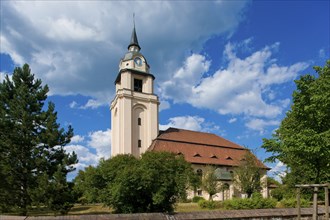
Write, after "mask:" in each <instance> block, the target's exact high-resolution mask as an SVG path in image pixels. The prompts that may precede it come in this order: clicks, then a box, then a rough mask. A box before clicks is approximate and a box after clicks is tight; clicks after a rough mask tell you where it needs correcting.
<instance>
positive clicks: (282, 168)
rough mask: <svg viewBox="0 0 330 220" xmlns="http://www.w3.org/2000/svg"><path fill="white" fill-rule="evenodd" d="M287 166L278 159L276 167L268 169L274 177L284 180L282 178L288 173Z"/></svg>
mask: <svg viewBox="0 0 330 220" xmlns="http://www.w3.org/2000/svg"><path fill="white" fill-rule="evenodd" d="M286 170H287V166H286V165H285V164H284V163H282V162H281V161H277V163H276V164H275V166H274V167H272V169H271V170H270V171H268V173H269V176H271V177H273V178H274V179H275V180H277V181H279V182H282V178H283V177H285V175H286Z"/></svg>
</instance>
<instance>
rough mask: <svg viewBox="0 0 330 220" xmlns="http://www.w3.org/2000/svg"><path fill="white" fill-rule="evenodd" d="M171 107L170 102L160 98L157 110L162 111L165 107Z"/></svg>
mask: <svg viewBox="0 0 330 220" xmlns="http://www.w3.org/2000/svg"><path fill="white" fill-rule="evenodd" d="M170 107H171V105H170V103H169V102H168V101H165V100H160V105H159V111H160V112H161V111H163V110H165V109H169V108H170Z"/></svg>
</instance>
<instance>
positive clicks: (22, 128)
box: [0, 64, 77, 215]
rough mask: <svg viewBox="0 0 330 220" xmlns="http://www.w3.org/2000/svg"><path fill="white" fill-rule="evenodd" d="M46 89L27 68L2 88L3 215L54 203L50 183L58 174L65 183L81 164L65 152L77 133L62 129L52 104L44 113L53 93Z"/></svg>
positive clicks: (0, 164) (0, 204) (0, 165)
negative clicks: (49, 193) (10, 211)
mask: <svg viewBox="0 0 330 220" xmlns="http://www.w3.org/2000/svg"><path fill="white" fill-rule="evenodd" d="M41 84H42V82H41V80H40V79H35V78H34V75H33V74H31V70H30V68H29V65H27V64H25V65H24V66H23V67H22V68H20V67H18V68H15V70H14V73H13V75H12V79H10V78H9V76H6V78H5V80H4V81H3V82H2V83H0V155H1V156H0V157H1V158H0V159H1V162H0V168H1V169H0V177H1V179H2V180H3V181H2V183H1V184H0V187H1V193H0V210H2V211H3V210H6V209H8V208H18V209H19V211H20V214H22V215H26V214H27V211H28V208H29V207H30V205H31V204H35V203H40V202H41V198H43V200H46V199H51V197H49V195H48V196H46V194H47V193H48V191H49V186H50V185H51V184H47V183H53V182H55V177H54V176H55V173H56V175H57V176H58V175H59V174H58V173H60V174H61V175H62V177H64V178H65V177H66V175H67V173H68V172H70V171H72V170H73V169H74V168H73V165H74V164H75V163H77V156H76V154H75V153H72V154H68V153H66V152H65V150H64V146H65V145H66V144H68V143H69V142H70V139H71V137H72V136H73V129H72V127H71V126H69V128H68V130H67V131H65V130H64V129H63V128H60V125H59V124H58V123H57V122H56V121H57V113H56V111H55V105H54V104H53V103H49V104H48V107H47V109H46V110H44V104H45V100H46V99H47V93H48V91H49V89H48V86H47V85H46V86H42V85H41ZM41 183H44V184H41ZM58 193H61V192H58ZM42 202H46V201H42Z"/></svg>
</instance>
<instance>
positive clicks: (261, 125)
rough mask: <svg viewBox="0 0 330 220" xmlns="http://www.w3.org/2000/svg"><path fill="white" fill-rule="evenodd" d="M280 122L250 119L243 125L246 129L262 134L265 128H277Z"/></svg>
mask: <svg viewBox="0 0 330 220" xmlns="http://www.w3.org/2000/svg"><path fill="white" fill-rule="evenodd" d="M280 123H281V122H280V121H279V120H264V119H259V118H256V119H251V120H250V121H248V122H247V123H246V124H245V125H246V127H248V128H250V129H252V130H256V131H259V132H260V133H263V132H264V131H265V127H267V126H278V125H279V124H280Z"/></svg>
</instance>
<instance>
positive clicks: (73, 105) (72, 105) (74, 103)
mask: <svg viewBox="0 0 330 220" xmlns="http://www.w3.org/2000/svg"><path fill="white" fill-rule="evenodd" d="M69 106H70V108H76V107H77V106H78V103H77V102H76V101H72V102H71V103H70V104H69Z"/></svg>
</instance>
